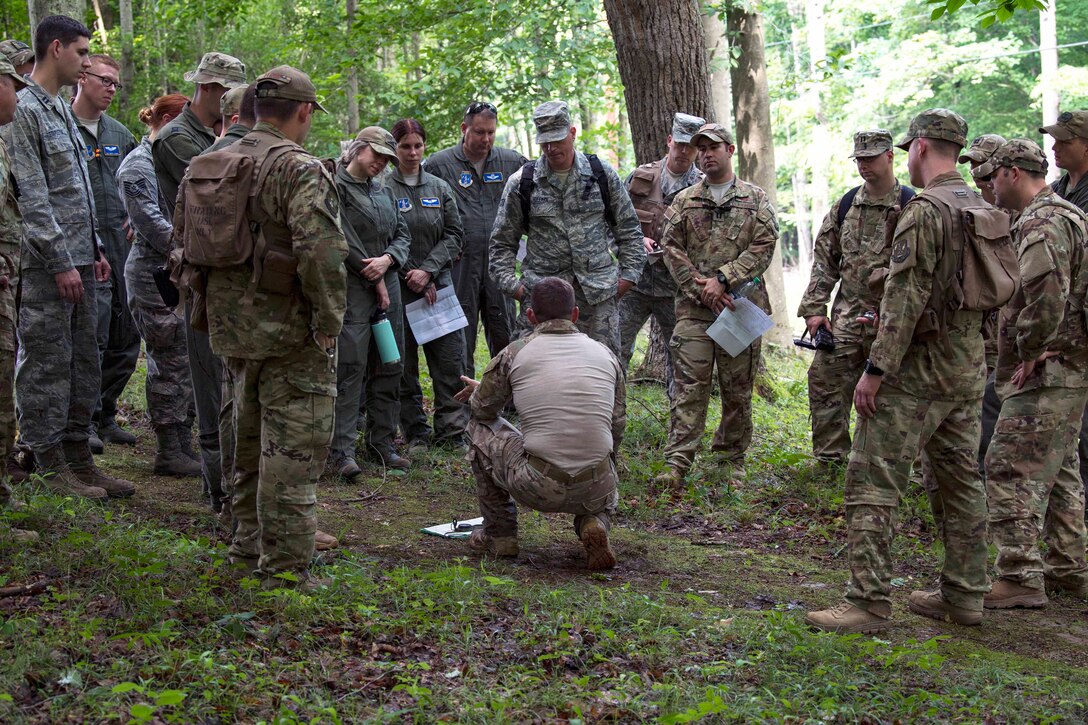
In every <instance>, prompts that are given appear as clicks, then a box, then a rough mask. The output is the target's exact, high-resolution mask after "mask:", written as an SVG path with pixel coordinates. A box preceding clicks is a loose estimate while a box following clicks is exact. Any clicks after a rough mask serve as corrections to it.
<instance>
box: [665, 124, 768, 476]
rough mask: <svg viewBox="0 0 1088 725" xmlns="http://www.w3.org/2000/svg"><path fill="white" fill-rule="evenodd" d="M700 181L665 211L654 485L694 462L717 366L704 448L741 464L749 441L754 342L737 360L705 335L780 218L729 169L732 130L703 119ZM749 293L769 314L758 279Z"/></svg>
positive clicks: (762, 260) (757, 261) (757, 262)
mask: <svg viewBox="0 0 1088 725" xmlns="http://www.w3.org/2000/svg"><path fill="white" fill-rule="evenodd" d="M691 140H692V143H694V144H696V145H697V146H698V147H699V165H700V167H701V168H702V170H703V173H705V174H706V178H705V179H703V180H702V181H700V182H699V183H697V184H695V185H694V186H691V187H689V188H687V189H685V190H683V191H681V192H680V193H679V194H677V196H676V199H675V201H673V204H672V206H671V207H669V210H668V212H666V214H665V229H664V232H663V234H662V241H663V246H664V247H665V264H666V266H668V268H669V272H670V273H671V274H672V276H673V278H674V279H675V280H676V282H677V287H678V289H677V292H676V328H675V330H674V332H673V336H672V341H671V342H670V343H669V346H670V348H671V352H672V365H673V384H674V386H675V397H674V398H673V402H672V406H671V415H670V417H669V440H668V443H667V444H666V446H665V460H666V463H667V464H668V468H667V469H666V470H665V471H664V472H663V473H662V474H661V475H659V476H658V479H657V480H658V483H660V484H662V485H664V486H666V487H669V488H672V489H679V488H680V487H681V486H682V485H683V480H684V476H685V475H686V474H687V472H688V469H690V468H691V466H692V464H693V463H694V461H695V452H696V451H697V450H698V449H699V440H700V439H701V438H702V436H703V430H704V428H705V426H706V412H707V407H708V405H709V404H710V392H711V375H712V374H713V373H714V368H715V366H716V367H717V369H718V384H719V386H720V388H721V399H722V419H721V423H720V425H719V426H718V430H717V431H716V432H715V434H714V442H713V444H712V445H711V450H713V451H715V452H716V453H717V454H718V457H719V459H720V460H721V462H722V463H723V464H724V465H725V466H727V467H729V468H730V469H733V468H738V469H739V468H740V467H742V466H743V465H744V453H745V451H746V450H747V449H748V446H749V444H750V443H751V442H752V385H753V383H754V382H755V376H756V367H757V366H758V365H759V356H760V350H761V344H760V340H758V339H757V340H756V341H755V342H753V343H752V344H751V345H749V346H748V349H746V350H745V351H744V352H742V353H741V354H740V355H738V356H737V357H730V356H729V354H728V353H727V352H726V351H725V350H723V349H722V348H721V347H719V346H718V345H717V343H715V342H714V341H713V340H712V339H711V338H710V336H709V335H707V332H706V330H707V327H709V326H710V324H711V323H712V322H713V321H714V320H715V318H716V317H717V316H718V314H719V313H721V311H722V309H723V308H725V307H730V308H731V307H732V305H733V298H732V296H731V295H730V294H729V290H730V289H734V290H735V289H736V288H737V287H739V286H740V285H742V284H744V283H745V282H749V281H751V280H752V279H754V278H755V277H757V276H759V275H762V274H763V272H764V270H766V269H767V266H768V265H769V264H770V263H771V256H772V255H773V254H774V247H775V245H776V244H777V243H778V219H777V217H776V216H775V211H774V207H772V206H771V204H770V202H769V201H768V200H767V195H766V193H765V192H764V191H763V189H760V188H759V187H758V186H755V185H754V184H749V183H748V182H747V181H743V180H741V179H738V178H737V177H736V176H734V175H733V163H732V158H733V152H734V151H735V150H736V146H734V144H733V135H732V134H731V133H730V132H729V131H728V130H727V129H726V128H724V127H723V126H721V125H719V124H716V123H708V124H706V125H704V126H702V127H701V128H700V129H699V131H698V133H696V134H695V135H694V136H693V137H692V139H691ZM748 298H749V299H750V300H751V301H752V302H754V303H755V304H756V305H758V306H759V307H760V308H761V309H762V310H763V311H764V312H767V313H768V314H769V313H770V311H771V305H770V301H769V300H768V299H767V292H766V289H765V288H764V287H763V285H762V284H760V285H759V286H757V288H756V289H755V290H754V291H753V292H751V293H750V294H749V295H748Z"/></svg>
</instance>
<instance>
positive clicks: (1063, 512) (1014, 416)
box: [986, 388, 1088, 590]
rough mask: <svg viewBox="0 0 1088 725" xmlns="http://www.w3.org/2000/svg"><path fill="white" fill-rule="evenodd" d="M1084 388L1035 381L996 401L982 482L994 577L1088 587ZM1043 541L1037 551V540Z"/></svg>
mask: <svg viewBox="0 0 1088 725" xmlns="http://www.w3.org/2000/svg"><path fill="white" fill-rule="evenodd" d="M1086 401H1088V388H1039V389H1036V390H1030V391H1025V392H1020V393H1017V394H1016V395H1013V396H1011V397H1009V398H1006V399H1005V401H1004V402H1003V403H1002V405H1001V417H1000V418H999V419H998V421H997V428H996V430H995V432H994V438H993V441H992V442H991V443H990V451H989V453H988V454H987V455H986V489H987V493H988V495H989V501H990V534H991V536H992V538H993V542H994V544H995V545H996V546H997V566H996V572H997V576H998V577H999V578H1001V579H1009V580H1011V581H1014V582H1016V583H1017V584H1020V585H1021V586H1025V587H1030V588H1032V589H1040V590H1041V589H1043V588H1044V587H1043V585H1044V579H1045V580H1046V583H1053V584H1056V585H1058V586H1060V587H1061V588H1063V589H1074V590H1075V589H1084V588H1088V565H1086V564H1085V552H1084V548H1085V537H1086V534H1085V526H1084V489H1083V488H1082V487H1081V481H1080V471H1079V465H1078V464H1079V460H1078V456H1077V441H1078V438H1079V434H1080V425H1081V416H1082V415H1083V413H1084V405H1085V402H1086ZM1040 538H1042V539H1043V541H1045V542H1046V545H1047V553H1046V556H1045V557H1044V556H1042V555H1040V553H1039V539H1040Z"/></svg>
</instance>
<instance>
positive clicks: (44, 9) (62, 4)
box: [27, 0, 87, 45]
mask: <svg viewBox="0 0 1088 725" xmlns="http://www.w3.org/2000/svg"><path fill="white" fill-rule="evenodd" d="M27 11H28V12H29V13H30V36H29V37H30V38H33V37H34V29H35V28H36V27H38V23H39V22H41V19H42V18H46V17H49V16H50V15H67V16H68V17H70V18H75V19H76V20H78V21H79V22H81V23H82V22H85V21H86V19H87V0H27ZM30 45H33V42H31V43H30Z"/></svg>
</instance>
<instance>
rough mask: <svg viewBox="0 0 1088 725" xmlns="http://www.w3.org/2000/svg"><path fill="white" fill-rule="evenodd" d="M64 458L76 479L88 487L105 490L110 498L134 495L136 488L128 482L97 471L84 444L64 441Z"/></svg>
mask: <svg viewBox="0 0 1088 725" xmlns="http://www.w3.org/2000/svg"><path fill="white" fill-rule="evenodd" d="M64 457H65V458H66V459H67V461H68V466H69V468H71V470H72V473H73V475H75V477H76V478H78V479H79V480H80V481H82V482H83V483H84V484H86V485H88V486H97V487H98V488H101V489H103V490H105V492H106V493H107V494H108V495H109V497H110V498H127V497H128V496H131V495H132V494H134V493H136V487H135V486H134V485H132V483H131V482H130V481H126V480H124V479H123V478H114V477H113V476H107V475H106V474H105V473H102V471H100V470H99V468H98V466H96V465H95V462H94V457H93V456H92V455H91V449H90V448H89V447H88V446H87V444H86V442H83V441H65V442H64Z"/></svg>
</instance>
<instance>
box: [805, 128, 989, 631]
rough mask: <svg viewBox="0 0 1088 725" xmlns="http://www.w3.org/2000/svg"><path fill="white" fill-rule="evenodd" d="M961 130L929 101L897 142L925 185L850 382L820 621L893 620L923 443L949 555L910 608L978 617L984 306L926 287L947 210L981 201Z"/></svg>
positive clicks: (940, 275)
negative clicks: (837, 512)
mask: <svg viewBox="0 0 1088 725" xmlns="http://www.w3.org/2000/svg"><path fill="white" fill-rule="evenodd" d="M966 137H967V122H966V121H964V120H963V118H962V117H960V116H959V114H957V113H955V112H953V111H949V110H947V109H943V108H934V109H930V110H928V111H924V112H922V113H920V114H918V115H917V116H915V117H914V119H913V120H912V121H911V124H910V128H909V130H908V131H907V134H906V136H905V137H904V138H903V140H902V141H901V142H900V143H899V144H897V147H898V148H901V149H904V150H906V151H907V168H908V169H909V171H910V180H911V183H912V184H914V185H916V186H923V187H925V188H924V190H923V191H921V192H920V193H919V194H918V195H917V196H916V197H915V198H914V199H913V200H911V202H910V203H909V204H907V205H906V206H905V207H904V209H903V212H902V214H901V215H900V217H899V221H898V223H897V225H896V227H895V233H894V236H893V239H892V254H891V265H890V267H889V269H888V274H887V278H886V280H885V283H884V294H883V297H882V298H881V301H880V308H879V310H878V313H879V314H878V327H877V333H876V338H875V339H874V340H873V344H872V347H871V348H870V351H869V359H868V360H867V361H866V363H865V370H864V372H863V374H862V376H861V379H860V380H859V381H858V384H857V386H856V388H855V390H854V407H855V408H856V410H857V412H858V416H859V420H858V427H857V430H856V434H855V436H854V441H853V447H852V450H851V452H850V462H849V464H848V465H847V469H846V493H845V503H846V522H847V531H848V533H847V541H848V543H849V547H850V584H849V586H848V587H847V591H846V597H845V601H844V602H843V603H842V604H840V605H839V606H837V607H833V608H831V609H826V610H822V611H817V612H810V613H809V614H808V616H807V617H806V619H805V621H806V622H807V623H808V624H810V625H812V626H814V627H817V628H819V629H823V630H827V631H832V632H843V633H846V632H865V633H872V632H877V631H880V630H883V629H885V628H887V627H888V626H889V625H890V617H891V613H892V612H891V596H890V595H891V579H892V561H891V543H892V538H893V536H894V533H895V522H896V517H897V514H898V508H899V497H900V494H901V492H902V491H904V490H906V488H907V486H908V482H909V481H910V473H911V467H912V464H913V463H914V461H915V459H916V458H917V456H918V454H919V452H920V451H923V450H924V451H925V453H926V454H927V456H928V459H929V462H930V465H931V467H932V470H933V475H934V479H935V481H936V487H937V491H938V495H939V496H940V497H941V499H942V506H943V509H942V510H943V512H944V521H943V522H942V521H938V522H937V526H938V530H940V531H941V532H942V536H943V538H944V549H945V560H944V567H943V569H942V572H941V583H940V587H939V588H938V589H936V590H934V591H916V592H913V593H912V594H911V595H910V603H909V606H910V609H911V611H913V612H915V613H917V614H922V615H924V616H927V617H932V618H934V619H946V618H947V619H951V620H952V621H953V622H956V623H958V624H964V625H977V624H979V623H981V621H982V596H983V594H984V593H985V592H986V591H987V590H988V588H989V582H988V580H987V576H986V553H987V552H986V489H985V487H984V486H983V483H982V480H981V477H980V476H979V471H978V460H977V456H978V441H979V418H980V412H981V409H982V392H983V388H984V386H985V383H986V365H985V361H984V358H983V345H982V332H981V330H982V322H983V316H984V315H985V313H984V312H981V311H973V310H964V309H959V310H955V311H949V310H948V309H947V305H943V304H941V303H940V302H938V301H936V300H935V299H934V298H936V297H939V296H940V294H941V293H943V291H944V290H945V289H946V287H947V285H949V284H951V280H949V279H946V278H945V276H944V275H949V276H954V275H955V274H956V271H957V270H956V268H955V266H954V265H939V264H938V261H939V260H940V259H943V258H945V257H947V255H949V254H951V252H950V251H949V250H950V249H952V245H953V243H954V240H953V239H952V238H951V235H952V234H956V233H962V232H957V228H956V227H955V226H953V228H952V230H946V229H945V225H944V221H943V218H944V215H945V214H950V215H951V216H952V217H953V218H958V216H959V212H958V211H957V210H958V209H959V208H962V207H964V206H966V205H968V204H977V202H976V201H975V196H974V194H973V193H972V192H971V191H970V189H968V188H967V185H966V184H965V183H964V182H963V178H962V177H961V176H960V175H959V172H958V171H957V170H956V159H957V158H958V156H959V154H960V150H961V149H962V148H963V146H964V145H965V144H966V143H967V138H966ZM960 243H961V244H962V243H963V241H962V240H961V241H960ZM931 305H933V306H932V307H931ZM934 325H935V326H934ZM932 338H936V339H932Z"/></svg>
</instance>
